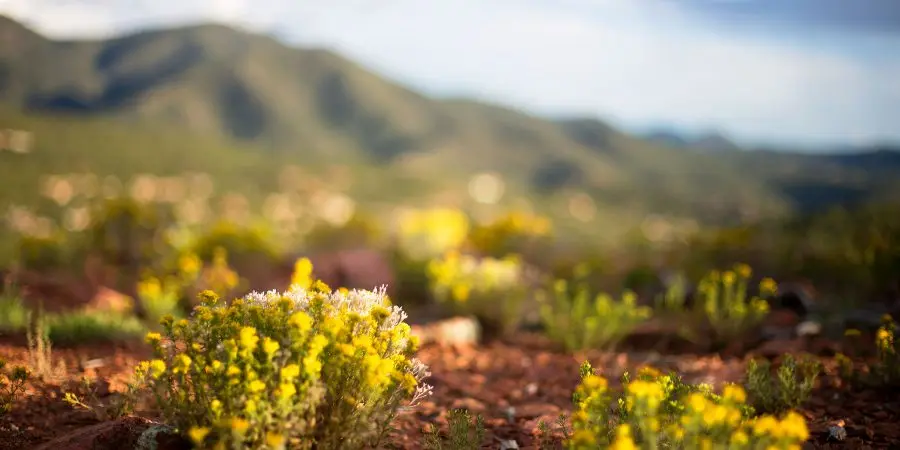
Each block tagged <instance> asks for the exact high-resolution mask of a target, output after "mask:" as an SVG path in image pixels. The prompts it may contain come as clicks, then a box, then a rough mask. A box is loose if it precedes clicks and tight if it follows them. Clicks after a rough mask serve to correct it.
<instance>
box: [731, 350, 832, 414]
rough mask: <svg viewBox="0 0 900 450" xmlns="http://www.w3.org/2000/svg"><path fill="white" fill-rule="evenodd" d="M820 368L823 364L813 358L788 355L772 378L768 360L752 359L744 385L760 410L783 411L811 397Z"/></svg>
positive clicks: (752, 401)
mask: <svg viewBox="0 0 900 450" xmlns="http://www.w3.org/2000/svg"><path fill="white" fill-rule="evenodd" d="M821 371H822V365H821V364H820V363H819V362H818V361H816V360H814V359H810V358H801V359H797V358H794V356H793V355H786V356H785V358H784V361H782V363H781V366H779V367H778V371H777V375H776V376H775V377H773V376H772V371H771V364H770V363H769V361H767V360H761V361H757V360H756V359H751V360H750V362H749V363H748V365H747V380H746V383H745V386H746V388H747V391H748V392H749V394H750V401H751V403H752V404H753V406H754V407H755V408H756V409H757V410H758V411H760V412H768V413H781V412H785V411H787V410H790V409H793V408H797V407H799V406H800V405H802V404H803V403H805V402H806V401H807V400H809V396H810V394H811V393H812V389H813V387H814V386H815V384H816V379H817V378H818V377H819V373H820V372H821Z"/></svg>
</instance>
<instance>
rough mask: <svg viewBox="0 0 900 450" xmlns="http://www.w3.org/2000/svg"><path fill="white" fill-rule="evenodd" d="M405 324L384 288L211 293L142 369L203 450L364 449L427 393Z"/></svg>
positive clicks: (157, 339)
mask: <svg viewBox="0 0 900 450" xmlns="http://www.w3.org/2000/svg"><path fill="white" fill-rule="evenodd" d="M405 317H406V315H405V313H404V312H403V311H402V309H400V308H399V307H397V306H392V305H391V304H390V301H389V300H388V298H387V297H386V295H385V293H384V290H383V289H382V290H375V291H364V290H349V291H348V290H346V289H339V290H337V291H332V290H331V289H330V288H328V287H327V286H325V285H324V283H321V282H320V281H316V282H313V283H311V286H308V288H305V287H303V286H302V285H294V286H292V288H291V289H289V290H288V291H286V292H283V293H279V292H276V291H269V292H265V293H258V292H254V293H251V294H249V295H247V296H246V297H244V298H240V299H236V300H233V301H232V302H231V304H229V305H225V304H224V303H223V302H221V301H220V300H219V298H218V297H217V296H216V295H215V294H214V293H212V292H211V291H206V292H204V293H202V294H201V304H200V305H199V306H197V307H196V308H194V310H193V313H192V315H191V317H190V318H189V319H182V320H179V321H175V320H173V319H172V318H166V319H164V320H163V327H164V330H165V331H164V333H162V334H158V333H149V334H148V335H147V340H148V342H149V343H150V344H151V345H152V346H153V348H154V352H155V358H154V359H152V360H150V361H144V362H142V363H141V364H140V365H139V366H138V368H137V372H138V375H139V376H140V377H142V380H143V387H144V388H145V389H147V390H149V391H150V392H152V394H153V395H154V396H155V399H156V403H157V405H158V407H159V409H160V410H161V412H162V415H163V417H164V418H165V419H166V420H167V422H168V423H169V424H170V425H173V426H175V427H176V428H177V429H178V430H180V432H181V433H183V434H184V435H185V436H187V437H189V438H190V439H191V440H192V441H193V442H194V443H195V444H196V445H197V446H198V447H200V448H221V449H237V448H241V449H244V448H246V449H283V448H292V449H304V448H306V449H309V448H316V449H338V448H340V449H353V448H363V447H365V446H367V445H377V444H378V442H379V441H380V440H382V439H383V438H384V436H385V433H386V431H387V429H388V428H387V427H388V424H389V422H390V421H391V420H392V418H393V417H394V415H395V413H396V412H397V411H398V409H399V408H400V407H401V406H402V405H403V404H404V403H405V402H407V401H412V402H416V401H418V400H420V399H421V398H423V397H424V396H426V395H427V394H429V393H430V387H429V386H427V385H425V384H423V382H422V381H423V379H424V377H425V376H427V372H426V367H425V365H424V364H422V363H421V362H419V361H418V360H416V359H414V358H412V355H413V353H414V352H415V349H416V341H415V339H414V338H413V337H411V335H410V328H409V326H408V325H407V324H406V323H404V319H405Z"/></svg>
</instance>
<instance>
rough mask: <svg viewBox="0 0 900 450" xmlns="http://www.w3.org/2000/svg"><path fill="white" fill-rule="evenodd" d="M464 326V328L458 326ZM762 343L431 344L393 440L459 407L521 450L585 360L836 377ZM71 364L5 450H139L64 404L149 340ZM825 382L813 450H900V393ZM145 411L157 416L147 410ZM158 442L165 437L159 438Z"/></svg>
mask: <svg viewBox="0 0 900 450" xmlns="http://www.w3.org/2000/svg"><path fill="white" fill-rule="evenodd" d="M457 326H461V325H457ZM778 345H780V346H782V348H781V349H778V348H775V347H774V346H773V344H768V349H766V347H765V346H763V347H759V348H758V349H757V350H755V351H751V352H749V353H747V354H746V355H744V356H743V357H732V358H722V357H720V356H715V355H703V354H691V353H681V354H678V355H670V356H666V355H660V354H657V353H653V352H647V351H637V350H633V351H623V352H620V353H599V352H598V353H585V354H581V355H571V354H565V353H562V352H558V351H555V350H553V347H552V346H551V345H550V344H549V343H548V342H546V341H544V340H543V339H542V338H541V337H539V336H537V335H531V334H522V335H520V336H516V337H515V338H512V339H508V340H506V341H505V342H502V341H494V342H490V343H487V344H485V345H475V346H472V345H466V344H460V345H450V346H448V345H440V344H438V343H435V342H432V343H429V344H426V345H425V346H423V348H422V349H421V350H420V353H419V357H420V358H421V359H422V360H424V361H425V362H426V363H427V364H428V365H429V366H430V368H431V371H432V376H431V378H430V380H429V383H430V384H432V385H433V386H434V395H433V397H431V398H429V399H428V400H426V401H425V402H423V403H422V404H420V405H419V406H418V407H417V408H415V409H413V410H411V411H407V412H404V413H403V414H402V415H401V416H400V417H398V419H397V421H396V428H397V430H396V432H394V433H393V435H392V436H391V441H392V443H393V445H394V446H395V447H396V448H404V449H415V448H421V441H422V435H423V430H426V429H428V428H429V427H430V426H432V424H437V425H438V426H441V425H445V424H446V414H447V411H449V410H450V409H452V408H466V409H468V410H470V411H471V412H473V413H479V414H482V415H483V416H484V418H485V423H486V426H487V431H488V433H487V435H488V436H487V438H488V439H487V440H486V441H485V443H484V448H500V443H501V441H515V442H516V444H517V445H518V447H519V448H536V447H535V446H536V444H537V441H536V439H535V433H536V431H537V427H538V423H539V421H541V420H545V421H547V422H550V423H552V422H554V421H555V420H556V418H557V417H558V416H559V415H560V413H568V412H570V411H571V405H570V401H571V392H572V390H573V389H574V387H575V386H576V384H577V382H578V366H579V364H580V363H581V362H582V361H583V360H585V359H587V360H589V361H590V362H591V363H592V364H593V366H594V367H596V368H598V369H599V370H600V371H601V372H602V374H603V375H605V376H607V377H609V378H610V379H611V380H615V379H616V378H617V377H618V376H619V375H620V374H621V373H622V371H623V370H626V369H627V370H631V371H634V370H635V369H636V368H638V367H640V366H643V365H652V366H654V367H657V368H659V369H662V370H666V369H671V370H676V371H678V372H679V373H681V374H682V376H683V377H684V378H685V379H686V380H688V381H692V382H698V381H704V382H709V383H713V384H721V383H722V382H726V381H739V380H740V378H741V376H742V374H743V370H744V366H745V363H746V361H747V358H748V357H750V356H754V355H756V356H760V355H762V354H764V353H765V354H772V353H783V351H798V350H815V351H816V353H820V354H821V355H820V358H821V359H822V361H823V364H824V365H825V367H826V369H827V370H828V371H830V372H832V373H833V371H834V366H835V364H834V361H833V358H831V357H830V356H828V355H829V354H831V353H833V352H832V350H833V349H830V347H828V346H826V345H822V344H821V343H819V344H817V345H818V348H814V347H811V345H813V344H812V342H811V341H808V340H807V341H800V340H798V339H794V340H790V341H788V340H784V341H780V342H779V343H778ZM54 353H55V354H56V356H57V358H58V359H59V360H60V361H63V362H64V363H65V371H64V373H60V378H59V379H58V380H56V381H52V382H49V383H46V384H31V385H29V389H28V392H27V393H26V395H25V397H24V399H22V400H21V401H20V402H18V403H17V404H16V405H15V407H14V409H13V410H12V411H11V412H10V413H9V414H8V415H7V416H6V417H4V418H0V450H6V449H17V450H20V449H31V448H34V449H53V450H62V449H70V448H71V449H76V450H80V449H110V450H112V449H122V448H134V446H135V445H137V443H138V441H139V438H140V437H141V436H142V434H143V435H145V438H146V437H147V436H146V435H147V434H148V433H145V431H146V430H147V429H149V428H151V427H153V426H154V423H152V422H151V421H149V420H147V419H142V418H140V417H132V418H129V419H125V420H119V421H101V420H100V418H98V417H97V416H96V415H95V414H93V413H91V412H89V411H85V410H79V409H74V408H73V407H71V406H69V405H68V404H66V403H65V402H63V401H62V395H63V392H64V391H65V390H66V389H72V388H73V386H72V385H69V386H67V385H66V383H65V380H66V379H69V380H77V379H79V378H80V377H81V376H88V377H90V378H98V379H101V380H104V381H102V382H100V383H97V385H96V388H95V389H96V394H97V395H98V397H99V398H101V399H102V398H105V397H106V396H108V395H110V392H111V391H112V392H115V391H117V390H119V389H121V388H122V387H123V385H124V384H123V383H124V381H125V380H126V379H127V377H128V375H129V373H130V371H131V369H132V367H133V366H134V364H135V363H136V362H137V361H139V360H140V359H142V358H146V357H147V356H148V349H147V348H145V347H144V346H143V345H142V344H137V343H136V344H130V345H129V344H115V345H113V344H104V345H92V346H78V347H73V348H65V349H56V350H55V351H54ZM0 357H3V358H6V359H8V360H10V362H11V363H24V362H27V361H26V359H27V351H26V348H25V347H24V346H23V343H22V342H14V341H10V340H6V341H3V342H2V344H0ZM820 381H821V382H820V385H821V386H820V387H819V388H818V389H817V390H816V391H815V393H814V394H813V398H812V399H811V401H810V402H809V403H808V404H807V405H806V407H805V408H804V409H803V413H804V414H805V416H806V417H807V419H808V420H809V424H810V429H811V431H812V435H813V436H812V438H811V440H810V442H809V447H810V448H900V427H898V426H897V425H898V424H900V396H897V395H893V396H890V395H885V394H884V393H880V392H874V391H848V390H847V389H846V388H841V389H839V388H837V387H834V386H832V385H833V384H834V379H833V378H832V377H831V376H827V375H826V376H823V377H821V378H820ZM139 415H146V416H152V415H151V414H149V413H143V414H141V413H139ZM840 421H843V424H844V428H845V430H846V432H847V438H846V439H845V440H844V441H843V442H829V440H828V428H829V427H830V426H832V425H835V424H837V423H839V422H840ZM159 436H160V438H161V437H162V436H164V435H163V434H160V435H159ZM160 444H161V445H160V446H159V448H170V449H174V448H182V444H181V443H179V442H178V441H177V440H169V441H166V442H163V441H160Z"/></svg>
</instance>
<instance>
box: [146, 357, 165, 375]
mask: <svg viewBox="0 0 900 450" xmlns="http://www.w3.org/2000/svg"><path fill="white" fill-rule="evenodd" d="M148 368H149V371H150V376H151V377H153V378H159V377H160V375H162V374H164V373H165V372H166V363H165V362H164V361H163V360H161V359H154V360H153V361H150V364H149V367H148Z"/></svg>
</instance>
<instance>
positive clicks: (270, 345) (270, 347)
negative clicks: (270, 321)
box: [263, 337, 280, 357]
mask: <svg viewBox="0 0 900 450" xmlns="http://www.w3.org/2000/svg"><path fill="white" fill-rule="evenodd" d="M279 348H280V346H279V345H278V343H277V342H275V341H274V340H272V339H270V338H268V337H266V338H265V339H263V352H264V353H265V354H266V355H267V356H269V357H272V355H274V354H275V352H277V351H278V349H279Z"/></svg>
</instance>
